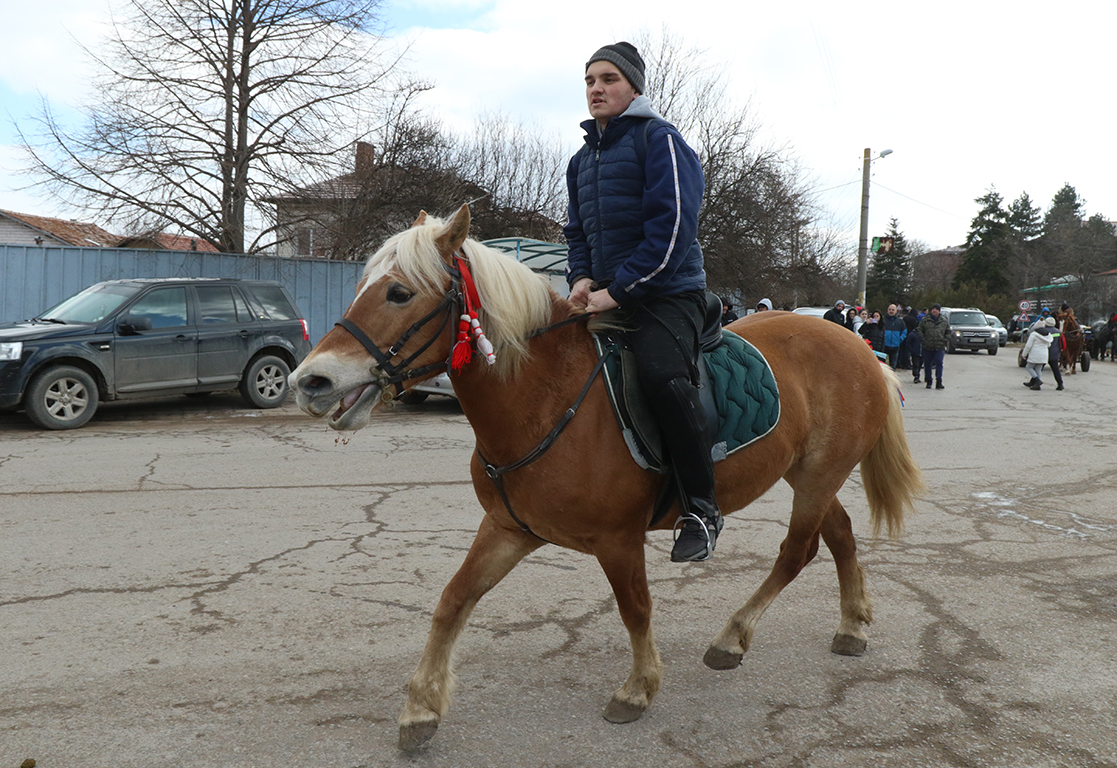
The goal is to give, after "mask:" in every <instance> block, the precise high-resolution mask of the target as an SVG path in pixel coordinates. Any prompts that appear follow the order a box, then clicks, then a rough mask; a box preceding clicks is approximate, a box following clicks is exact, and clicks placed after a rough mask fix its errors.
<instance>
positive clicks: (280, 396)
mask: <svg viewBox="0 0 1117 768" xmlns="http://www.w3.org/2000/svg"><path fill="white" fill-rule="evenodd" d="M309 352H310V336H309V334H308V332H307V325H306V321H305V320H304V319H303V318H302V316H301V314H300V313H299V310H298V308H297V307H296V306H295V302H294V300H293V299H292V298H291V296H290V294H288V293H287V291H286V290H285V289H284V288H283V286H282V285H280V284H279V283H276V282H272V281H269V280H224V279H202V278H160V279H142V280H141V279H137V280H111V281H108V282H104V283H97V284H96V285H92V286H90V287H89V288H86V289H85V290H84V291H82V292H81V293H78V294H76V295H74V296H71V297H70V298H68V299H66V300H65V301H63V302H62V303H61V304H58V305H57V306H55V307H52V308H51V309H48V310H46V311H45V312H43V313H42V314H41V315H40V316H38V317H36V318H33V319H31V320H24V321H21V322H18V323H4V324H0V410H4V409H6V410H14V409H18V408H22V409H23V410H25V411H26V412H27V416H28V418H30V419H31V421H33V422H34V423H35V424H37V425H38V426H40V427H43V428H44V429H75V428H77V427H80V426H82V425H84V424H85V423H86V422H87V421H89V419H91V418H92V417H93V414H94V413H95V412H96V410H97V405H98V403H99V402H100V401H102V400H124V399H128V398H139V397H154V396H165V395H176V394H182V395H193V394H200V393H205V392H213V391H216V390H222V389H239V390H240V393H241V395H242V396H243V397H244V399H245V400H246V401H247V402H248V403H249V404H250V405H253V406H255V407H257V408H274V407H276V406H278V405H280V404H281V403H282V402H283V401H284V399H285V398H286V397H287V376H288V374H289V373H290V372H291V370H292V369H293V368H295V367H296V366H297V365H298V364H299V363H300V362H302V360H303V358H304V357H306V356H307V354H308V353H309Z"/></svg>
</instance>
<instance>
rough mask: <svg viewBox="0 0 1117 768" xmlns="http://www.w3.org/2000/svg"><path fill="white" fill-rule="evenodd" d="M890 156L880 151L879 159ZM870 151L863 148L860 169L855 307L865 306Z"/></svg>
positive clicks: (867, 266)
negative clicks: (862, 163) (859, 234)
mask: <svg viewBox="0 0 1117 768" xmlns="http://www.w3.org/2000/svg"><path fill="white" fill-rule="evenodd" d="M891 154H892V150H891V149H885V150H882V151H881V153H880V155H879V157H887V156H888V155H891ZM871 155H872V151H871V150H870V149H869V148H868V147H865V161H864V165H862V167H861V236H860V237H859V238H858V240H859V242H858V246H857V306H859V307H863V306H865V280H866V276H867V274H868V271H869V165H870V163H872V162H873V160H874V159H875V158H873V157H871Z"/></svg>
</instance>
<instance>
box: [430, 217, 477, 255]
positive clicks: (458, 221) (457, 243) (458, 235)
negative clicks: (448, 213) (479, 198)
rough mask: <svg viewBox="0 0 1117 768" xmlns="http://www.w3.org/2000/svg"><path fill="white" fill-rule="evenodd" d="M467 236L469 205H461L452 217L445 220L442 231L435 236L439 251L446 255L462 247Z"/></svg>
mask: <svg viewBox="0 0 1117 768" xmlns="http://www.w3.org/2000/svg"><path fill="white" fill-rule="evenodd" d="M467 237H469V206H468V205H463V206H462V207H461V208H459V209H458V211H457V213H455V214H454V217H453V218H452V219H450V220H449V221H448V222H446V226H445V227H443V228H442V232H440V233H439V235H438V237H437V238H435V242H436V243H437V244H438V250H439V252H440V253H441V254H442V255H443V256H446V257H449V256H450V254H452V253H454V252H455V251H457V250H458V249H460V248H461V247H462V243H464V242H465V239H466V238H467Z"/></svg>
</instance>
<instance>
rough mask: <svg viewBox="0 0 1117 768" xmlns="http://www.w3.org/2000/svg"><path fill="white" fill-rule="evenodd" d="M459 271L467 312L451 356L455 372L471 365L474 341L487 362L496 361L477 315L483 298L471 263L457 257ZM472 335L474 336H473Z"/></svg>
mask: <svg viewBox="0 0 1117 768" xmlns="http://www.w3.org/2000/svg"><path fill="white" fill-rule="evenodd" d="M457 263H458V271H459V272H461V275H462V282H463V283H465V286H464V288H465V290H464V291H462V293H463V295H464V297H465V312H464V313H462V315H461V317H460V318H459V321H458V338H457V341H456V342H455V344H454V351H453V354H452V355H451V356H450V369H451V370H452V371H453V372H455V373H460V372H461V370H462V369H463V368H464V367H465V366H467V365H469V363H470V361H471V360H472V359H473V343H474V342H475V343H476V344H477V351H478V352H480V353H481V354H482V355H484V357H485V362H487V363H488V364H489V365H492V364H493V363H495V362H496V354H495V353H494V351H493V345H492V342H490V341H489V340H488V339H487V338H485V332H484V331H482V330H481V321H480V320H479V319H478V317H477V309H478V308H479V307H480V306H481V298H480V296H478V294H477V287H476V286H475V285H474V284H473V275H472V274H470V272H469V265H468V264H467V263H466V262H465V261H464V260H463V259H462V258H461V257H458V258H457ZM471 337H472V338H471Z"/></svg>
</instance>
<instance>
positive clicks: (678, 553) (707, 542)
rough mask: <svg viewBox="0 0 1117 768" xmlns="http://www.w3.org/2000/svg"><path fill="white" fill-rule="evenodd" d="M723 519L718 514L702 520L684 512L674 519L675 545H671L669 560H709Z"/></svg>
mask: <svg viewBox="0 0 1117 768" xmlns="http://www.w3.org/2000/svg"><path fill="white" fill-rule="evenodd" d="M724 525H725V520H724V519H723V518H722V517H721V515H718V516H717V517H716V518H715V519H713V520H703V519H702V518H700V517H698V515H695V514H692V513H690V512H686V513H684V514H682V515H680V516H679V519H678V520H676V521H675V545H674V546H673V547H671V562H673V563H697V562H701V561H703V560H709V559H710V555H712V554H714V546H715V545H716V544H717V541H718V534H719V533H721V529H722V526H724Z"/></svg>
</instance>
